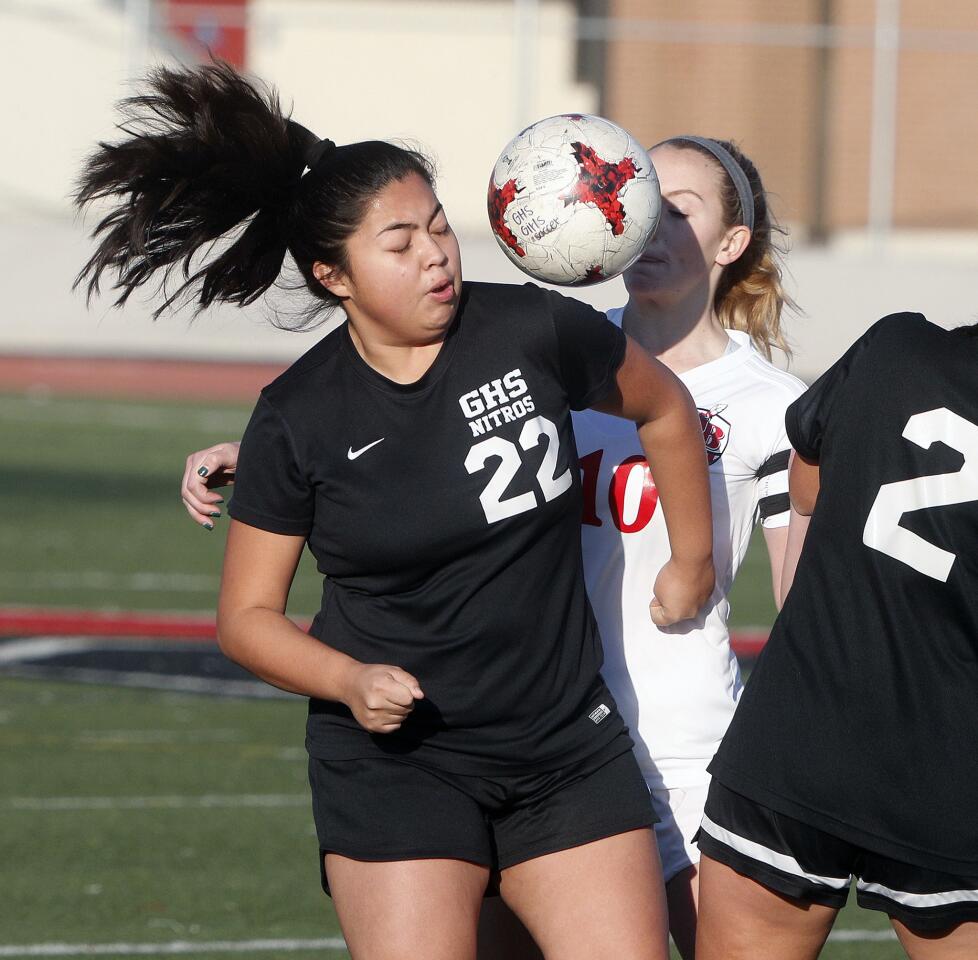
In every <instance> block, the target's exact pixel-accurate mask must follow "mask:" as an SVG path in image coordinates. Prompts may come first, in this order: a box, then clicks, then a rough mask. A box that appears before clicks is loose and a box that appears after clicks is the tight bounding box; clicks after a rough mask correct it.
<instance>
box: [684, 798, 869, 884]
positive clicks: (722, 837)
mask: <svg viewBox="0 0 978 960" xmlns="http://www.w3.org/2000/svg"><path fill="white" fill-rule="evenodd" d="M700 829H701V830H703V832H704V833H708V834H709V835H710V836H711V837H713V839H714V840H719V841H720V842H721V843H725V844H726V845H727V846H728V847H730V849H731V850H736V851H737V853H742V854H743V855H744V856H745V857H750V858H751V859H752V860H757V861H759V862H760V863H766V864H767V865H768V866H769V867H774V868H775V869H777V870H780V871H782V873H790V874H792V876H795V877H802V878H803V879H805V880H808V881H810V882H812V883H818V884H821V885H822V886H823V887H830V888H831V889H832V890H847V889H848V888H849V881H850V878H849V877H820V876H819V875H818V874H815V873H808V872H806V871H805V870H803V869H802V867H801V864H800V863H799V862H798V861H797V860H796V859H795V858H794V857H789V856H788V854H786V853H778V851H777V850H771V849H769V848H768V847H765V846H763V845H762V844H760V843H755V842H754V841H753V840H748V839H747V838H746V837H740V836H738V835H737V834H736V833H731V832H730V831H729V830H727V829H726V828H724V827H721V826H720V825H719V824H716V823H714V822H713V821H712V820H711V819H710V818H709V817H708V816H707V815H706V814H703V822H702V823H701V824H700Z"/></svg>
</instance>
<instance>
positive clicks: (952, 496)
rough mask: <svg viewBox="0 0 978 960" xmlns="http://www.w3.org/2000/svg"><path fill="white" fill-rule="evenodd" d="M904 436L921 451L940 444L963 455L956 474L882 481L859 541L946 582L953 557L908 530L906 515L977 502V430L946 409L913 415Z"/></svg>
mask: <svg viewBox="0 0 978 960" xmlns="http://www.w3.org/2000/svg"><path fill="white" fill-rule="evenodd" d="M903 435H904V437H906V438H907V439H908V440H909V441H911V442H912V443H915V444H917V446H918V447H922V448H923V449H924V450H929V449H930V447H931V445H932V444H934V443H937V442H938V441H941V442H942V443H944V444H946V445H947V446H949V447H950V448H951V449H952V450H957V451H958V453H960V454H962V455H963V456H964V464H963V466H962V467H961V469H960V470H959V471H958V472H957V473H938V474H933V475H931V476H926V477H915V478H914V479H912V480H898V481H897V482H895V483H884V484H883V486H882V487H880V489H879V493H877V494H876V500H875V502H874V503H873V508H872V509H871V510H870V511H869V516H868V517H867V518H866V526H865V527H864V528H863V543H864V544H866V546H867V547H871V548H872V549H873V550H879V551H880V553H885V554H886V555H887V556H888V557H893V558H894V559H895V560H900V561H901V562H902V563H905V564H907V565H908V566H911V567H913V568H914V570H917V571H919V572H920V573H923V574H926V575H927V576H928V577H933V578H934V579H935V580H940V581H941V582H942V583H946V582H947V578H948V577H949V576H950V575H951V567H952V566H953V565H954V561H955V559H957V558H956V556H955V554H953V553H951V552H950V551H948V550H942V549H941V548H940V547H938V546H935V545H934V544H933V543H930V542H929V541H928V540H925V539H924V538H923V537H920V536H918V535H917V534H916V533H914V532H913V531H911V530H908V529H907V528H906V527H901V526H900V520H901V518H902V517H903V515H904V514H905V513H912V512H913V511H914V510H926V509H928V508H930V507H945V506H950V505H952V504H955V503H968V502H969V501H972V500H978V426H976V425H975V424H973V423H972V422H971V421H970V420H965V419H964V417H959V416H958V415H957V414H956V413H952V412H951V411H950V410H948V409H947V408H946V407H938V408H937V409H936V410H928V411H927V412H926V413H918V414H915V415H914V416H912V417H911V418H910V419H909V420H908V421H907V425H906V427H904V429H903Z"/></svg>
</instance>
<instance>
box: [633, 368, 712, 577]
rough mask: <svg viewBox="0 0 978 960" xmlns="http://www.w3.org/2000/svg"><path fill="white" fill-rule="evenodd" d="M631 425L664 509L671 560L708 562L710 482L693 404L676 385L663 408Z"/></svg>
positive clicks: (710, 545)
mask: <svg viewBox="0 0 978 960" xmlns="http://www.w3.org/2000/svg"><path fill="white" fill-rule="evenodd" d="M637 427H638V436H639V441H640V442H641V444H642V450H643V452H644V453H645V456H646V459H647V460H648V463H649V467H650V469H651V472H652V477H653V479H654V481H655V485H656V489H657V491H658V495H659V501H660V503H661V505H662V508H663V510H664V513H665V520H666V528H667V532H668V537H669V546H670V549H671V551H672V556H673V558H674V559H676V560H678V561H680V562H694V563H701V562H703V561H706V560H710V561H711V562H712V554H713V521H712V516H711V510H710V483H709V474H708V472H707V463H706V452H705V450H704V447H703V434H702V430H701V427H700V423H699V415H698V414H697V412H696V408H695V407H694V406H693V404H692V401H691V400H690V399H689V396H688V394H686V392H685V390H684V389H683V388H682V387H681V386H678V385H677V390H676V395H675V397H674V399H673V401H672V402H671V403H669V404H668V405H666V408H665V412H664V413H662V414H661V415H660V416H658V417H656V418H655V419H654V420H647V421H645V422H640V423H638V424H637Z"/></svg>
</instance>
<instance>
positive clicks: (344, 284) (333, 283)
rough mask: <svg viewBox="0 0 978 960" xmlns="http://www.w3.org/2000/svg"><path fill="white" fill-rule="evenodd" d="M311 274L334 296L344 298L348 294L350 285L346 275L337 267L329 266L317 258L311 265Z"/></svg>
mask: <svg viewBox="0 0 978 960" xmlns="http://www.w3.org/2000/svg"><path fill="white" fill-rule="evenodd" d="M312 275H313V276H314V277H315V278H316V279H317V280H318V281H319V282H320V283H321V284H322V285H323V286H324V287H325V288H326V289H327V290H328V291H329V292H330V293H331V294H333V296H335V297H339V298H340V299H345V298H346V297H349V296H350V286H349V282H348V280H347V278H346V275H345V274H344V273H343V271H342V270H340V268H339V267H333V266H330V265H329V264H328V263H322V262H321V261H319V260H317V261H316V262H315V263H314V264H313V265H312Z"/></svg>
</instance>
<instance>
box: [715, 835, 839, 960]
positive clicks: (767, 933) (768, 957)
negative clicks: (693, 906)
mask: <svg viewBox="0 0 978 960" xmlns="http://www.w3.org/2000/svg"><path fill="white" fill-rule="evenodd" d="M699 895H700V900H699V916H698V918H697V924H696V960H815V958H816V957H817V956H818V955H819V953H820V951H821V949H822V946H823V944H824V943H825V940H826V938H827V937H828V935H829V931H830V930H831V929H832V924H833V923H834V922H835V917H836V914H837V913H838V909H837V908H835V907H826V906H823V905H821V904H818V903H813V902H811V901H810V900H803V899H800V898H795V897H789V896H786V895H785V894H782V893H778V892H777V891H776V890H772V889H771V888H769V887H767V886H764V885H763V884H761V883H759V882H757V881H756V880H752V879H751V878H750V877H748V876H745V875H743V874H740V873H738V872H737V871H736V870H734V869H733V868H732V867H729V866H727V865H726V864H725V863H720V862H719V861H716V860H713V859H712V858H711V857H710V856H709V855H708V854H706V853H704V854H703V856H702V857H701V858H700V866H699Z"/></svg>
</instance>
